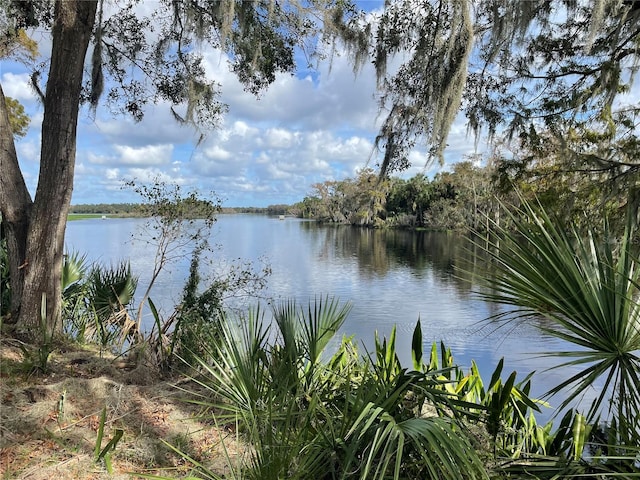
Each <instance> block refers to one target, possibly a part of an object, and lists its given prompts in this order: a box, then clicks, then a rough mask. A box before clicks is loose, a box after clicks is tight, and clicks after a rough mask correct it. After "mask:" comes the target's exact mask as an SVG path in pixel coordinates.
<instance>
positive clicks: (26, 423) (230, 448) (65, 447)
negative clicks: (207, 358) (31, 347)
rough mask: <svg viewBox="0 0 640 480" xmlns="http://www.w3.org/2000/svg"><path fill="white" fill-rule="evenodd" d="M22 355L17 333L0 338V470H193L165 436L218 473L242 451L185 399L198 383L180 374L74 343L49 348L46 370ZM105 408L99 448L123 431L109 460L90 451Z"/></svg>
mask: <svg viewBox="0 0 640 480" xmlns="http://www.w3.org/2000/svg"><path fill="white" fill-rule="evenodd" d="M26 363H27V362H25V361H24V355H23V352H22V350H21V349H20V344H19V343H18V342H17V341H15V340H12V339H7V338H0V478H2V479H29V480H40V479H42V480H50V479H56V480H62V479H102V478H105V479H106V478H109V479H125V478H126V479H129V478H142V477H141V474H144V475H158V476H163V477H168V478H183V477H187V476H189V475H196V476H198V472H196V471H195V470H194V465H193V463H192V462H189V461H186V460H185V459H184V458H183V457H182V456H181V455H178V454H177V453H176V452H175V451H174V450H173V449H172V448H171V447H169V446H168V445H167V443H168V444H170V445H173V446H174V447H176V448H178V449H179V450H180V451H182V452H184V453H186V454H188V455H189V456H190V457H191V458H192V459H194V460H196V461H197V462H199V463H202V464H203V465H205V466H206V467H207V468H208V469H209V470H210V471H212V472H215V473H216V474H217V475H219V476H221V477H224V476H226V475H227V474H228V473H229V472H230V470H231V468H234V466H235V465H237V464H238V462H239V461H240V455H243V453H242V448H241V447H239V444H238V442H237V441H236V440H237V438H236V434H235V433H233V429H232V428H229V427H225V426H220V425H218V424H217V423H216V422H215V420H214V418H213V417H212V415H210V414H209V415H201V413H202V411H201V409H200V407H198V406H197V405H194V404H193V403H189V402H188V401H186V400H187V399H193V398H196V397H194V396H193V394H191V393H189V392H193V391H196V389H195V386H193V385H192V384H191V383H190V382H188V381H186V380H184V379H172V380H167V379H162V378H159V377H158V376H157V375H154V374H153V373H152V372H151V371H149V370H145V369H144V368H141V367H138V368H135V369H131V368H127V365H126V364H125V363H124V362H122V361H121V360H119V359H116V358H114V356H113V355H109V354H105V353H104V352H102V353H101V352H100V351H98V350H97V349H94V348H91V349H90V348H80V347H78V346H67V347H64V348H59V349H57V350H55V351H54V352H53V353H52V354H51V356H50V359H49V362H48V366H49V368H48V371H47V373H45V374H43V373H34V372H31V371H29V368H28V365H26ZM185 390H187V392H185ZM103 409H105V412H106V417H105V418H106V421H105V423H104V428H103V431H104V436H103V439H102V442H101V448H104V447H105V446H106V445H107V443H108V442H109V441H110V440H111V439H112V438H113V437H114V436H115V435H116V434H117V431H118V429H121V430H122V431H123V435H122V438H121V440H120V441H119V442H118V443H117V444H116V446H115V449H114V450H112V451H111V452H110V454H109V456H110V462H105V460H104V459H98V460H96V459H95V453H94V452H95V450H96V443H97V439H98V431H99V427H100V423H101V415H102V411H103ZM165 442H167V443H165ZM222 442H224V447H223V446H222V445H223V444H222ZM109 463H110V465H109Z"/></svg>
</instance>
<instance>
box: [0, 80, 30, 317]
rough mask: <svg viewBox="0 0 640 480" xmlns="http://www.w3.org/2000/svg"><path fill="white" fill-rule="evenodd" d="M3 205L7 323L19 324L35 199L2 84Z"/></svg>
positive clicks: (0, 167) (0, 156) (0, 151)
mask: <svg viewBox="0 0 640 480" xmlns="http://www.w3.org/2000/svg"><path fill="white" fill-rule="evenodd" d="M0 206H2V228H3V230H4V235H5V238H6V240H7V249H8V251H9V252H10V254H9V284H10V287H9V288H10V289H11V297H12V298H11V308H10V311H9V316H8V318H7V319H5V322H7V323H15V322H16V321H17V319H18V313H19V311H20V303H21V300H22V285H23V277H24V276H23V275H22V272H21V270H22V268H24V267H23V265H24V260H25V258H26V247H27V229H28V226H29V215H30V212H31V206H32V202H31V196H30V195H29V191H28V190H27V186H26V185H25V183H24V178H23V177H22V173H21V172H20V166H19V165H18V156H17V154H16V148H15V143H14V141H13V134H12V132H11V126H10V124H9V112H8V111H7V108H6V103H5V97H4V92H3V90H2V85H0Z"/></svg>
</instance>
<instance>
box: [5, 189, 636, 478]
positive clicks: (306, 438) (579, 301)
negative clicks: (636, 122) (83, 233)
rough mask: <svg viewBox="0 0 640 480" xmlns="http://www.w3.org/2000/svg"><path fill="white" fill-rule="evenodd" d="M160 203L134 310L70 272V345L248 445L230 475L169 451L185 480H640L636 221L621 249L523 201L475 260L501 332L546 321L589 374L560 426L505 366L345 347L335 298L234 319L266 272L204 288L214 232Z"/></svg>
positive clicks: (127, 290) (100, 451)
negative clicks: (176, 382) (179, 289)
mask: <svg viewBox="0 0 640 480" xmlns="http://www.w3.org/2000/svg"><path fill="white" fill-rule="evenodd" d="M153 192H154V194H153V195H160V193H161V190H153ZM174 193H175V194H176V195H177V192H174ZM154 198H155V200H154V201H157V200H158V198H157V197H154ZM162 198H163V200H162V201H163V202H164V203H162V205H163V208H167V209H168V210H166V211H165V214H167V212H170V213H171V216H170V217H166V218H164V219H160V221H159V222H158V223H157V225H158V228H159V230H156V232H158V235H157V236H152V237H151V238H153V239H154V241H156V246H157V248H158V257H157V258H158V262H159V264H157V265H156V270H154V275H153V276H152V284H151V285H149V286H147V288H146V290H145V293H144V294H143V296H142V300H141V301H140V302H139V303H138V304H136V302H135V293H136V288H137V285H138V280H137V278H136V277H135V275H134V274H133V273H132V271H131V268H130V267H129V265H128V264H127V263H121V264H119V265H115V266H110V267H103V266H99V265H95V264H94V265H90V264H88V263H87V261H86V258H85V257H83V256H82V255H80V254H78V253H71V254H69V255H67V256H66V257H65V264H64V269H63V272H64V274H63V280H62V281H63V286H62V287H63V288H62V290H63V296H64V312H63V317H62V318H63V320H64V329H63V332H64V334H65V335H66V336H67V337H68V338H70V339H73V340H74V341H76V342H78V343H92V344H97V345H99V346H100V348H101V349H108V350H111V351H112V352H116V353H117V354H120V355H123V356H126V357H127V359H128V360H129V361H130V362H132V363H134V364H137V365H140V364H144V365H145V366H146V367H147V368H150V369H151V371H153V372H154V374H155V375H157V376H173V377H174V378H175V376H176V375H180V376H181V377H183V378H184V376H186V377H187V378H186V379H185V381H184V383H182V384H181V385H182V386H181V388H182V389H184V390H185V393H187V394H188V395H186V396H188V397H189V398H191V399H192V400H191V402H192V403H194V404H195V405H197V406H198V407H199V408H200V411H201V413H200V418H201V419H204V420H205V421H206V422H208V424H210V425H216V426H217V427H219V428H221V429H222V430H224V431H229V432H232V434H233V436H234V437H235V438H234V441H236V442H240V443H242V444H243V445H246V446H247V448H246V450H245V451H244V453H243V455H240V456H237V455H235V456H231V455H228V456H227V460H228V465H227V468H226V473H224V474H222V473H220V472H219V471H217V470H212V469H211V468H209V467H208V466H207V465H206V462H203V461H202V460H201V459H200V460H198V459H196V458H193V457H192V456H190V455H189V452H185V451H183V450H182V448H181V445H180V444H174V445H168V447H167V448H171V449H173V451H174V452H177V453H179V454H180V455H182V457H183V459H184V461H185V462H187V463H188V464H190V465H191V467H192V472H191V477H190V478H203V479H204V478H206V479H218V478H237V479H256V480H258V479H264V480H267V479H268V480H271V479H279V478H287V479H296V478H298V479H310V478H314V479H322V480H325V479H326V480H334V479H347V478H349V479H351V478H357V479H388V478H393V479H401V478H433V479H461V480H462V479H488V478H549V479H551V478H568V477H572V478H587V477H596V478H608V477H609V476H616V477H622V478H630V477H636V476H640V467H639V461H640V448H639V447H638V445H639V444H640V433H639V425H638V421H639V420H638V418H640V411H639V410H640V391H639V389H638V385H640V359H639V357H638V352H639V351H640V323H639V322H640V317H639V314H640V313H639V312H640V309H639V308H638V298H639V294H640V277H639V275H640V274H639V273H638V270H637V259H636V257H635V256H634V252H633V250H632V244H631V238H633V229H632V228H631V226H632V223H631V218H630V217H629V225H628V228H627V232H626V233H625V235H624V237H623V238H622V240H621V241H620V242H610V241H609V242H607V241H600V240H598V237H597V234H596V233H595V232H591V233H590V234H589V235H588V236H587V237H586V238H587V239H586V240H584V239H583V238H585V237H583V236H582V235H581V234H579V233H578V232H577V231H569V232H568V233H567V232H566V231H565V230H564V229H561V228H559V227H558V226H557V225H556V223H555V222H554V219H553V218H552V217H551V216H549V215H547V214H546V213H545V212H544V211H543V210H541V209H539V208H537V207H536V206H533V205H530V204H528V203H526V202H524V207H523V208H522V210H518V211H514V212H513V214H512V216H511V218H510V220H511V222H510V224H511V225H512V226H515V228H514V229H513V230H506V229H505V228H502V227H500V226H499V225H495V226H494V227H495V230H494V231H495V237H494V240H493V241H489V242H487V243H485V244H484V246H483V248H485V249H486V251H487V252H488V253H489V254H490V255H491V256H492V261H493V264H492V268H493V270H494V274H493V275H492V276H490V277H489V276H487V286H488V287H489V288H488V289H487V290H485V293H483V296H484V298H485V299H486V300H488V301H492V302H498V303H503V304H508V305H510V306H512V307H515V309H513V308H512V309H510V310H509V315H510V316H509V318H508V320H509V321H513V319H514V318H515V319H520V320H522V319H527V318H530V317H533V316H543V317H545V318H546V319H548V320H549V322H551V323H548V324H547V325H549V326H548V327H546V332H547V333H548V334H550V335H555V336H557V337H559V338H562V339H563V340H565V341H568V342H570V343H572V344H574V345H576V350H575V351H570V352H549V353H548V354H549V355H554V356H557V357H558V358H559V362H558V368H562V367H565V366H579V367H582V368H583V370H582V371H581V372H580V373H579V374H576V375H573V376H571V377H570V378H567V379H566V380H565V381H563V382H561V383H560V384H559V385H558V386H557V387H554V388H553V389H552V390H551V391H550V392H549V393H550V394H551V395H553V394H557V393H558V392H560V391H568V393H567V394H566V396H565V398H566V400H565V401H564V402H563V403H562V405H561V408H562V410H563V413H562V416H557V417H554V419H553V421H552V422H549V423H545V424H540V423H538V420H537V418H536V415H537V414H538V413H539V412H541V410H542V409H543V408H548V405H547V403H546V402H545V401H543V400H540V399H535V398H532V397H531V396H530V392H531V384H532V382H533V381H535V377H534V376H533V375H529V376H527V377H525V378H519V377H518V375H517V373H516V372H508V371H506V370H505V365H504V363H503V361H500V362H499V364H498V365H497V366H496V368H495V370H494V372H493V374H492V375H491V377H490V378H489V379H486V378H482V377H481V375H480V373H479V369H478V367H477V365H476V364H475V363H472V365H471V367H470V369H469V370H468V371H465V370H463V369H462V368H460V367H458V366H457V365H456V363H455V361H454V356H453V353H452V352H451V351H450V350H449V349H448V348H447V346H446V345H444V344H439V345H438V344H433V345H432V346H431V348H430V349H427V350H425V349H424V347H425V342H424V339H423V335H422V331H421V323H420V321H418V322H417V324H416V326H415V329H414V332H413V337H412V342H411V345H412V348H411V358H412V362H411V365H402V364H401V362H400V360H399V356H398V352H397V351H396V331H395V329H393V331H392V333H391V335H390V337H389V338H378V337H377V336H376V337H375V348H374V351H372V352H366V351H365V352H361V351H360V349H359V347H358V345H357V343H356V342H355V341H354V339H353V338H339V336H338V332H339V331H340V329H341V327H342V325H343V323H344V322H345V319H346V318H347V316H348V313H349V310H350V306H349V305H348V304H346V305H345V304H340V302H338V301H337V300H336V299H333V298H331V297H324V298H319V299H316V301H315V302H312V303H310V304H309V305H306V306H300V305H298V304H296V303H295V302H293V301H289V302H284V303H282V304H280V305H273V306H272V307H271V309H270V310H264V309H262V308H261V307H256V308H253V309H248V310H244V311H243V310H237V309H236V310H233V309H230V308H229V305H228V302H227V300H228V297H229V296H232V295H234V294H240V293H241V294H243V295H245V294H253V295H256V292H258V291H259V290H260V288H261V287H262V286H264V282H265V281H266V276H267V275H268V269H264V270H262V271H261V272H255V271H254V270H252V269H251V268H248V267H247V266H240V267H238V268H237V269H236V270H233V271H232V272H231V273H228V274H227V275H226V276H218V277H215V278H213V279H208V280H207V281H206V282H204V284H203V281H202V279H201V277H200V271H201V269H200V263H201V261H202V256H203V255H204V254H205V253H206V252H207V251H208V250H207V249H208V246H207V243H206V241H205V240H206V239H205V238H204V237H203V236H202V235H203V232H204V231H205V230H204V229H202V230H200V227H202V226H204V224H203V225H198V224H197V222H196V220H194V219H193V218H191V217H190V216H189V215H185V214H184V212H181V211H180V210H171V209H170V208H169V207H170V205H171V201H170V200H171V199H169V200H167V201H166V202H165V200H166V199H164V197H162ZM199 205H200V206H202V204H201V203H199ZM185 222H186V223H185ZM194 222H196V224H194ZM208 226H209V227H210V224H209V225H208ZM185 229H186V230H185ZM181 231H182V232H183V233H179V232H181ZM184 232H187V233H184ZM513 232H516V233H515V234H514V233H513ZM604 233H605V235H606V228H605V229H604ZM523 239H524V242H523ZM172 241H173V242H178V243H179V244H180V246H181V248H184V247H186V246H190V250H188V251H189V252H190V254H191V268H190V274H189V278H188V279H187V281H186V284H185V286H184V290H183V294H182V298H181V301H180V302H179V304H178V305H177V306H176V308H175V310H174V311H173V313H171V314H170V315H168V316H166V317H163V316H162V315H161V314H160V312H159V311H158V309H157V308H156V306H155V304H154V302H153V300H152V299H151V292H152V288H151V287H152V286H153V281H154V279H155V278H157V273H158V272H159V271H160V270H161V269H162V268H163V266H164V265H166V262H167V261H169V260H170V259H169V258H168V256H167V255H169V253H171V254H173V253H174V252H175V250H173V249H172V245H173V244H172ZM3 281H4V279H3ZM43 301H46V299H43ZM143 307H144V308H148V309H149V311H150V312H151V316H152V323H151V326H150V327H149V328H144V326H143V325H142V323H141V321H140V318H141V317H140V312H141V311H142V309H143ZM136 312H137V313H136ZM506 320H507V319H505V321H506ZM53 348H55V345H54V339H53V338H52V337H51V334H50V332H47V331H46V330H45V329H43V331H42V341H41V342H40V344H38V345H24V351H25V352H26V353H25V355H24V358H25V361H29V362H31V365H30V366H29V368H30V369H31V370H33V371H40V372H45V371H46V369H47V360H48V357H49V355H50V353H51V351H52V349H53ZM600 379H604V388H602V390H601V392H602V393H601V394H599V395H598V396H597V398H596V399H595V400H594V402H593V404H589V405H586V407H585V406H583V405H581V404H579V403H577V402H576V400H577V398H578V397H579V396H580V395H581V394H582V393H583V392H584V391H585V390H587V389H589V388H593V387H594V386H595V385H597V384H598V383H597V382H599V381H600ZM116 443H117V442H116ZM221 445H222V446H221V448H222V449H223V451H225V450H224V449H225V444H224V442H222V444H221ZM113 447H115V444H114V445H113ZM95 455H96V456H97V457H99V458H100V459H101V460H107V459H108V460H109V462H111V460H112V456H113V452H111V451H110V449H109V448H106V447H104V448H101V446H100V442H97V443H96V450H95ZM140 476H145V475H144V474H142V473H140ZM154 478H160V477H154ZM167 478H169V477H167Z"/></svg>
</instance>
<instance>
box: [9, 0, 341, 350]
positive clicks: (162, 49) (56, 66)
mask: <svg viewBox="0 0 640 480" xmlns="http://www.w3.org/2000/svg"><path fill="white" fill-rule="evenodd" d="M150 9H152V11H149V10H150ZM346 13H348V10H345V2H341V1H338V2H334V1H333V0H317V1H316V0H311V1H307V2H295V1H294V2H277V1H275V0H258V1H251V2H245V1H241V0H237V1H234V0H226V1H220V0H164V1H159V2H146V3H145V2H143V3H139V2H136V1H135V0H131V1H125V2H113V3H112V2H107V1H103V0H63V1H55V2H50V1H47V0H42V1H32V2H23V1H14V2H11V1H10V2H3V4H2V7H1V9H0V47H2V48H1V49H0V56H2V57H10V56H15V55H16V52H19V51H20V49H14V50H13V51H12V49H10V48H4V47H5V46H11V45H15V44H16V42H17V41H18V39H19V38H20V35H22V33H21V32H24V31H27V32H28V31H29V29H31V28H34V27H38V28H40V29H43V28H44V29H46V30H48V31H50V32H51V40H52V42H51V51H50V52H43V54H44V57H45V58H49V61H48V64H47V66H46V67H45V68H41V67H40V66H39V65H34V71H33V75H32V80H33V84H34V85H33V86H34V88H35V89H36V90H37V91H38V92H39V93H40V96H41V100H42V105H43V110H44V119H43V123H42V134H41V137H42V141H41V153H40V172H39V177H38V184H37V190H36V192H35V196H34V197H33V198H32V197H31V195H30V193H29V191H28V189H27V186H26V184H25V180H24V178H23V175H22V172H21V171H20V166H19V163H18V157H17V154H16V149H15V145H14V139H13V136H12V133H11V128H10V123H9V115H8V110H7V107H6V105H7V104H6V102H5V98H4V92H3V91H2V88H1V85H0V208H1V212H2V223H3V229H4V232H5V236H6V240H7V247H8V251H9V263H10V265H9V270H10V287H11V300H12V303H11V313H10V317H9V319H8V320H9V321H10V322H13V323H16V324H17V327H18V329H19V330H20V331H24V332H25V333H26V334H27V336H30V337H32V338H34V337H35V335H36V333H37V328H39V325H41V319H42V313H43V312H44V315H45V318H44V320H45V324H46V325H47V328H49V329H52V330H53V329H60V328H61V325H60V306H61V303H60V302H61V299H60V295H61V293H60V288H61V287H60V274H61V267H62V261H63V247H64V245H63V243H64V233H65V226H66V218H67V213H68V210H69V204H70V201H71V195H72V190H73V177H74V166H75V156H76V134H77V130H76V128H77V120H78V115H79V111H80V107H81V105H82V104H83V103H87V104H90V105H92V106H93V107H95V106H96V105H97V104H98V102H99V101H100V99H101V98H106V100H107V104H108V105H109V106H110V107H111V108H112V109H113V110H114V111H115V112H124V113H127V114H130V115H132V116H133V117H134V118H136V119H141V118H142V116H143V115H144V111H145V106H146V105H147V104H150V103H157V102H160V101H161V102H163V103H168V104H169V105H171V109H172V112H173V113H174V116H175V117H176V120H177V121H180V122H189V123H192V124H193V125H194V126H195V127H196V128H199V129H201V131H203V132H204V131H206V129H208V128H212V127H213V126H215V124H216V121H217V119H218V116H219V115H220V114H221V113H222V112H223V111H224V106H223V105H221V104H220V102H219V100H218V93H219V86H218V85H216V84H215V83H213V82H212V81H210V80H209V79H207V78H206V76H205V71H204V68H203V65H202V57H201V55H200V54H199V53H198V52H200V51H201V50H200V49H198V48H196V46H199V45H202V44H205V45H208V46H210V47H212V48H218V49H221V50H223V51H225V52H226V53H227V54H228V57H229V59H230V62H231V67H232V70H233V71H234V72H235V73H236V74H237V76H238V78H239V79H240V80H241V81H242V82H243V84H244V85H245V87H246V88H247V89H248V90H250V91H252V92H259V91H260V90H261V89H263V88H264V87H266V86H267V85H268V84H269V83H271V82H272V81H273V80H274V79H275V75H276V73H277V72H292V71H294V69H295V63H296V62H295V56H296V48H297V47H299V46H301V45H304V46H305V47H306V48H309V47H310V46H311V48H312V49H313V47H314V46H315V45H316V44H314V43H313V41H314V39H315V40H317V38H318V37H317V34H318V32H319V31H320V28H321V27H324V26H326V25H329V24H330V23H333V22H335V21H339V20H340V19H341V18H343V16H344V15H346ZM88 52H90V53H88ZM46 68H48V71H45V69H46ZM41 84H46V87H45V88H44V89H42V88H41ZM43 90H44V91H43ZM43 307H44V308H43ZM5 321H6V320H5Z"/></svg>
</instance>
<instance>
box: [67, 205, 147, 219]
mask: <svg viewBox="0 0 640 480" xmlns="http://www.w3.org/2000/svg"><path fill="white" fill-rule="evenodd" d="M140 207H141V205H139V204H136V203H96V204H81V205H71V208H70V210H69V213H76V214H81V215H83V214H84V215H90V214H101V215H122V216H138V215H140Z"/></svg>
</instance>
